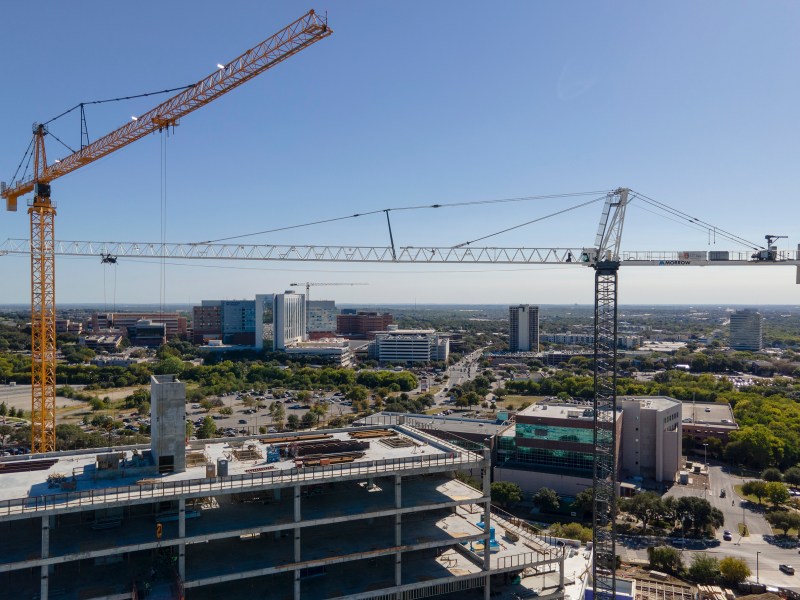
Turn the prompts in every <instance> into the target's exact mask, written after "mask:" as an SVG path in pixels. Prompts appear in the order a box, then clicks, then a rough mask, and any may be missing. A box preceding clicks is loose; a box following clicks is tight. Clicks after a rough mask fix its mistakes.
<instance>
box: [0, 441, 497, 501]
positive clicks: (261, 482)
mask: <svg viewBox="0 0 800 600" xmlns="http://www.w3.org/2000/svg"><path fill="white" fill-rule="evenodd" d="M482 460H483V459H482V457H479V456H478V455H476V454H473V453H471V452H448V453H444V454H430V455H416V456H408V457H401V458H392V459H383V460H375V461H369V462H353V463H345V464H340V465H325V466H320V467H309V468H303V469H299V468H293V469H286V470H275V471H263V472H259V473H244V474H235V475H230V476H227V477H214V478H208V479H185V480H180V481H169V480H158V479H156V480H153V481H148V482H147V483H142V484H139V485H128V486H119V487H113V488H100V489H92V490H82V491H75V492H62V493H56V494H48V495H42V496H32V497H28V498H14V499H10V500H0V516H4V515H11V514H20V513H35V512H40V511H47V510H54V509H57V508H59V509H62V508H65V507H69V508H72V507H80V506H84V505H94V504H109V503H116V502H130V501H135V500H139V499H142V500H146V499H149V498H158V499H164V498H168V497H180V496H185V495H190V494H206V493H211V494H213V493H215V492H223V491H226V490H246V489H249V488H253V487H259V486H269V485H275V484H293V483H300V482H304V481H320V480H325V479H330V478H337V477H350V476H361V475H374V474H380V473H390V472H395V471H400V470H405V469H416V468H429V467H439V466H455V465H465V464H472V465H476V464H478V463H479V462H480V461H482Z"/></svg>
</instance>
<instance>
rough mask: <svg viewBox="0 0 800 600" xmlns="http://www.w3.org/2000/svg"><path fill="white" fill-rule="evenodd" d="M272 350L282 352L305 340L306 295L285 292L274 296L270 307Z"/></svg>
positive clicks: (290, 291) (289, 291)
mask: <svg viewBox="0 0 800 600" xmlns="http://www.w3.org/2000/svg"><path fill="white" fill-rule="evenodd" d="M272 332H273V335H272V349H273V350H284V349H285V348H286V347H287V346H291V345H292V344H296V343H297V342H302V341H305V339H306V295H305V294H298V293H297V292H294V291H292V290H287V291H285V292H284V293H283V294H275V298H274V301H273V305H272Z"/></svg>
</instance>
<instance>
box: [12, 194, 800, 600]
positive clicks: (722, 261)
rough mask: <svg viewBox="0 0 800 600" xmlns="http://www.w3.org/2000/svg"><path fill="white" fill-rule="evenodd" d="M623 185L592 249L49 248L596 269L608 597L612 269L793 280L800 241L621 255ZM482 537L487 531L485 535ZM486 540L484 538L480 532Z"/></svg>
mask: <svg viewBox="0 0 800 600" xmlns="http://www.w3.org/2000/svg"><path fill="white" fill-rule="evenodd" d="M630 193H631V192H630V190H628V189H626V188H619V189H617V190H614V191H613V192H609V193H608V194H607V196H606V202H605V206H604V209H603V213H602V216H601V219H600V226H599V229H598V233H597V238H596V240H595V244H594V247H591V248H499V247H472V246H463V245H462V246H456V247H434V246H424V247H414V246H405V247H399V248H395V247H394V246H391V247H382V246H381V247H376V246H298V245H291V246H288V245H282V246H278V245H267V244H264V245H258V244H253V245H247V244H212V243H208V244H166V243H142V242H90V241H69V242H68V241H56V242H55V243H54V253H55V254H64V255H72V256H98V255H100V256H102V255H112V256H114V257H127V256H130V257H148V258H161V257H166V258H173V259H175V258H177V259H212V260H219V259H230V260H268V261H295V262H297V261H299V262H338V263H348V262H354V263H365V262H379V263H468V264H528V265H530V264H559V265H575V266H584V267H591V268H593V269H594V271H595V325H594V326H595V347H594V365H595V367H594V368H595V373H594V406H593V412H594V472H593V489H594V511H593V512H594V515H593V525H594V528H593V542H594V556H595V560H594V561H593V566H592V588H593V591H594V595H595V598H598V599H600V598H602V599H604V600H607V599H610V598H613V597H614V595H615V594H614V590H615V587H616V572H615V571H616V535H615V525H614V524H615V520H616V494H617V490H616V484H617V481H616V478H617V461H616V446H617V443H616V442H617V441H616V426H615V421H616V414H617V397H616V371H617V273H618V271H619V267H620V266H637V267H672V266H678V267H690V266H701V267H703V266H714V267H722V266H731V267H733V266H759V267H760V266H794V267H796V269H797V283H798V284H800V246H799V247H798V250H797V251H793V250H786V251H779V250H778V249H777V247H775V246H772V244H773V243H774V241H775V240H777V239H779V238H782V237H785V236H776V235H768V236H766V240H767V248H766V250H765V251H761V250H758V249H757V252H756V253H755V254H752V253H751V252H752V251H748V252H736V251H732V252H728V251H714V252H706V251H696V252H695V251H692V252H680V251H653V250H646V251H627V252H621V250H620V244H621V239H622V227H623V224H624V218H625V209H626V207H627V204H628V202H629V195H630ZM29 252H30V242H29V241H28V240H14V239H9V240H6V242H5V243H4V244H2V245H0V255H2V254H28V253H29ZM291 285H293V286H302V285H305V286H306V294H308V292H309V291H310V287H311V286H312V285H366V284H363V283H312V282H306V283H293V284H291ZM487 536H488V532H487ZM487 543H488V537H487Z"/></svg>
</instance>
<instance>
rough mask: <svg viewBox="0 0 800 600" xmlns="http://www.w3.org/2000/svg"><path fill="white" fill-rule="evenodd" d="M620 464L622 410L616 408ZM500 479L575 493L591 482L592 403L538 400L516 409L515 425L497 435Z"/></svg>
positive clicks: (533, 488) (528, 487)
mask: <svg viewBox="0 0 800 600" xmlns="http://www.w3.org/2000/svg"><path fill="white" fill-rule="evenodd" d="M615 423H616V428H617V448H616V456H617V465H618V466H619V455H620V454H619V449H620V446H621V444H620V441H621V440H622V435H621V432H622V412H621V411H619V412H617V415H616V419H615ZM496 452H497V459H496V462H495V468H494V478H495V480H496V481H511V482H514V483H516V484H518V485H519V486H520V487H521V488H522V489H523V490H526V491H536V490H538V489H540V488H543V487H547V488H550V489H553V490H555V491H556V492H558V493H559V494H561V495H565V496H574V495H575V494H577V493H578V492H580V491H581V490H583V489H584V488H586V487H591V485H592V465H593V456H594V454H593V453H594V414H593V411H592V408H591V406H589V405H576V404H533V405H531V406H529V407H527V408H525V409H524V410H522V411H520V412H518V413H517V415H516V417H515V424H514V425H513V426H511V427H509V428H508V429H507V430H506V431H504V432H503V433H501V434H500V435H499V436H498V439H497V449H496Z"/></svg>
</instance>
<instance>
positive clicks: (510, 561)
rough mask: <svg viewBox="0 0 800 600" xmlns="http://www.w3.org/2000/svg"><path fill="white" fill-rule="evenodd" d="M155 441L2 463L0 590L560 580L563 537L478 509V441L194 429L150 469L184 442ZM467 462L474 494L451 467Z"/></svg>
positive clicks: (89, 595)
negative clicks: (554, 540)
mask: <svg viewBox="0 0 800 600" xmlns="http://www.w3.org/2000/svg"><path fill="white" fill-rule="evenodd" d="M161 383H162V384H163V385H171V384H173V383H174V382H172V381H166V382H161ZM179 425H180V426H181V427H182V426H183V423H182V421H179ZM165 448H166V449H164V448H162V449H161V450H157V449H156V448H154V447H152V446H151V447H150V448H148V447H143V446H138V447H127V448H119V449H115V450H114V451H113V452H111V451H103V452H101V453H99V454H97V455H94V454H88V453H86V452H85V451H83V452H56V453H51V454H49V455H46V456H44V455H43V456H40V457H37V458H36V459H33V460H26V461H18V460H7V459H6V458H3V459H0V465H2V467H3V468H2V469H0V527H2V530H3V535H2V536H0V600H18V599H20V598H41V599H42V600H48V599H49V598H83V599H86V600H100V599H103V600H109V599H115V600H116V599H119V600H122V599H126V598H142V597H147V598H171V599H175V598H180V599H183V598H186V599H188V600H212V599H218V598H225V599H226V600H239V599H249V598H290V599H293V600H303V599H313V600H345V599H350V600H359V599H367V598H398V597H403V598H424V597H434V596H441V595H445V594H456V593H461V594H463V593H465V591H466V590H470V589H476V588H477V589H478V590H480V589H481V588H483V594H482V595H483V596H484V597H489V595H490V593H491V592H492V588H493V587H494V586H496V585H500V584H502V582H504V581H511V580H513V579H515V578H517V577H518V576H520V575H521V574H522V572H523V571H525V570H526V569H530V570H531V571H533V569H536V570H537V571H538V572H539V573H548V575H547V578H548V579H547V581H549V584H548V587H549V588H551V589H552V591H553V593H563V589H564V586H565V584H566V583H568V582H565V559H566V558H567V557H566V552H565V548H564V547H563V546H560V547H559V546H553V545H550V544H549V543H548V542H547V541H546V540H544V539H541V538H538V537H536V536H535V535H532V534H531V533H530V531H529V530H528V529H525V528H521V527H520V526H519V523H518V522H517V523H515V522H512V521H510V520H507V519H506V518H504V516H502V515H501V514H499V513H495V512H494V511H493V510H492V509H491V506H490V478H489V473H490V468H489V458H488V451H482V450H480V449H479V450H477V451H471V450H466V449H463V448H460V447H458V446H455V445H453V444H450V443H448V442H447V441H444V440H441V439H437V438H434V437H432V436H429V435H427V434H426V433H425V432H424V431H420V430H418V429H414V428H412V427H409V426H406V425H403V424H398V425H394V426H388V427H382V428H381V427H376V428H373V429H372V430H364V429H363V428H362V429H360V430H359V431H358V432H354V431H353V430H352V429H351V430H330V431H315V432H309V433H308V434H289V435H285V434H276V435H272V436H264V437H261V438H259V439H246V438H239V439H235V438H234V439H226V440H225V441H224V442H223V441H222V440H220V441H219V442H213V441H212V442H211V443H205V442H204V441H198V442H195V443H193V444H192V446H191V448H190V449H189V450H188V451H186V454H185V457H184V458H185V471H184V472H182V473H181V472H178V471H179V469H178V468H177V467H178V462H179V461H178V460H175V462H174V469H173V470H174V471H175V472H168V471H169V469H167V468H163V469H161V470H162V471H163V473H162V474H160V475H159V473H158V471H159V465H160V466H162V467H165V466H166V465H165V464H164V463H168V462H169V461H168V460H163V459H164V458H165V457H169V456H173V457H174V455H173V454H165V452H169V453H174V452H180V451H181V450H182V449H183V448H184V446H183V444H182V443H181V444H178V445H177V446H175V445H172V446H167V447H165ZM159 452H160V453H159ZM469 470H472V471H473V472H476V473H481V472H482V473H483V479H482V482H481V489H480V490H477V489H474V488H472V487H470V486H468V485H466V484H464V483H462V482H460V481H458V480H457V479H455V478H454V477H453V472H454V471H469ZM514 521H516V520H514ZM570 554H571V553H570ZM583 568H585V564H584V565H583ZM569 571H570V572H572V571H573V569H572V568H570V569H569ZM542 580H543V581H545V580H544V578H542ZM515 591H519V588H518V587H516V588H515Z"/></svg>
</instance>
